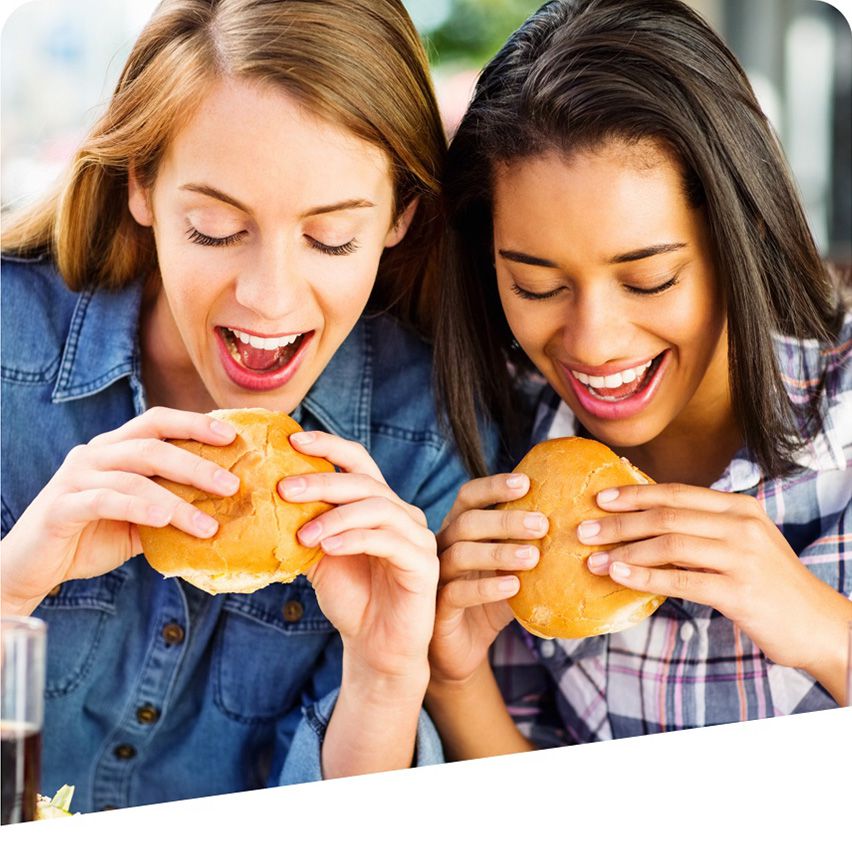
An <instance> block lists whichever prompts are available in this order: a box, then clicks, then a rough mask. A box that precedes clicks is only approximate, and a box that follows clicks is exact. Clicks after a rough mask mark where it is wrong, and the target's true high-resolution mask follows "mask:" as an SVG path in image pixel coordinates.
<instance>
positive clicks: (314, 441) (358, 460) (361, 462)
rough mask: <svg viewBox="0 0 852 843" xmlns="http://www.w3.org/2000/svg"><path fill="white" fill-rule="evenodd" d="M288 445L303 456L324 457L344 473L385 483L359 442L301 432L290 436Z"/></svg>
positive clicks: (310, 431)
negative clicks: (368, 477) (364, 476)
mask: <svg viewBox="0 0 852 843" xmlns="http://www.w3.org/2000/svg"><path fill="white" fill-rule="evenodd" d="M290 444H291V445H293V447H294V448H295V449H296V450H297V451H301V452H302V453H303V454H308V455H309V456H312V457H324V458H325V459H327V460H328V461H329V462H330V463H334V465H336V466H338V467H339V468H342V469H343V470H344V471H347V472H350V473H352V474H367V475H369V476H370V477H372V478H373V479H375V480H378V481H379V482H380V483H384V482H385V478H384V477H383V476H382V472H381V471H380V470H379V467H378V466H377V465H376V463H375V460H374V459H373V458H372V457H371V456H370V454H369V452H368V451H367V449H366V448H365V447H364V446H363V445H362V444H361V443H360V442H351V441H350V440H348V439H341V437H339V436H334V435H333V434H331V433H324V432H323V431H321V430H303V431H301V432H300V433H294V434H292V435H291V436H290Z"/></svg>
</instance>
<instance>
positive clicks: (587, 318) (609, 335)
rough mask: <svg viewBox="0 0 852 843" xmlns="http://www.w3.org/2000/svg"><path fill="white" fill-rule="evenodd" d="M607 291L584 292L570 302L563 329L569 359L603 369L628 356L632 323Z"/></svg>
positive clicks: (562, 338)
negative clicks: (627, 350) (627, 342)
mask: <svg viewBox="0 0 852 843" xmlns="http://www.w3.org/2000/svg"><path fill="white" fill-rule="evenodd" d="M607 292H608V291H607V290H606V289H599V290H584V291H582V292H579V291H578V293H577V295H576V296H575V297H574V299H573V301H572V302H571V307H570V310H569V312H568V313H567V314H566V317H565V324H564V326H563V329H562V337H561V342H562V348H563V350H564V352H565V354H566V355H567V357H568V359H569V360H571V361H572V362H576V363H584V364H586V365H588V366H602V365H604V364H605V363H608V362H610V361H611V360H614V359H617V358H619V357H624V356H629V355H628V354H625V351H626V349H625V343H626V341H627V338H628V337H627V335H628V334H629V328H630V325H629V320H628V319H627V318H626V314H624V313H622V311H621V309H620V308H619V307H618V304H617V302H615V301H613V299H612V297H611V296H609V295H607Z"/></svg>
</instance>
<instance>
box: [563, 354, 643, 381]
mask: <svg viewBox="0 0 852 843" xmlns="http://www.w3.org/2000/svg"><path fill="white" fill-rule="evenodd" d="M657 354H659V352H657ZM656 356H657V355H656V354H651V355H650V356H647V357H637V358H636V359H635V360H632V361H626V362H623V363H607V364H606V366H570V367H569V366H568V364H567V363H563V364H562V365H563V366H564V367H565V368H566V370H567V369H568V368H571V369H573V370H574V371H575V372H582V373H583V374H584V375H589V377H597V378H602V377H605V376H606V375H614V374H615V373H616V372H623V371H624V370H625V369H635V368H637V367H638V366H644V365H645V363H647V362H648V361H649V360H653V359H654V358H655V357H656Z"/></svg>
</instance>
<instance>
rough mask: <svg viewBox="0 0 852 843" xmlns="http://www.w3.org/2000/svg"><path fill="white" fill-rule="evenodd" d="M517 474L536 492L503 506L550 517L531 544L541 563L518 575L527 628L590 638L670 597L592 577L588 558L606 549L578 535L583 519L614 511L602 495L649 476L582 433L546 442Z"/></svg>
mask: <svg viewBox="0 0 852 843" xmlns="http://www.w3.org/2000/svg"><path fill="white" fill-rule="evenodd" d="M515 471H517V472H519V473H522V474H526V475H527V476H528V477H529V478H530V489H529V491H528V492H527V494H526V495H524V497H522V498H520V499H518V500H516V501H511V502H509V503H501V504H499V505H498V506H497V509H522V510H527V511H533V512H541V513H543V514H544V515H546V516H547V518H548V520H549V522H550V527H549V529H548V532H547V535H546V536H544V538H542V539H539V540H538V541H532V542H525V544H534V545H536V546H537V547H538V549H539V553H540V557H539V562H538V564H537V565H536V566H535V567H534V568H532V569H530V570H528V571H520V572H517V576H518V578H519V579H520V581H521V588H520V590H519V591H518V593H517V594H516V595H515V596H514V597H511V598H510V599H509V606H510V607H511V609H512V611H513V612H514V615H515V617H516V618H517V620H518V622H519V623H520V624H521V626H523V627H524V628H525V629H527V630H529V631H530V632H532V633H533V634H534V635H538V636H539V637H541V638H586V637H587V636H590V635H601V634H603V633H608V632H617V631H618V630H620V629H625V628H626V627H629V626H633V625H634V624H637V623H639V622H640V621H642V620H644V619H645V618H646V617H648V615H650V614H651V613H652V612H654V611H655V610H656V609H657V607H658V606H659V605H660V604H661V603H662V602H663V601H664V600H665V597H661V596H659V595H656V594H645V593H644V592H639V591H633V590H632V589H629V588H626V587H625V586H623V585H619V584H618V583H616V582H614V581H613V580H612V579H610V578H609V577H608V576H600V575H597V574H593V573H592V572H591V571H590V570H589V569H588V567H587V565H586V560H587V559H588V558H589V555H590V554H592V553H594V552H595V551H597V550H604V549H605V548H604V547H602V546H597V547H595V546H590V545H584V544H582V543H581V542H580V541H579V539H578V538H577V526H578V524H579V523H580V522H581V521H585V520H587V519H598V518H602V517H603V516H605V515H608V514H611V513H607V512H605V511H604V510H602V509H600V508H599V507H598V505H597V504H596V502H595V495H596V494H597V493H598V492H600V491H601V490H602V489H608V488H611V487H614V486H627V485H633V484H636V483H653V482H654V481H653V480H651V478H650V477H648V476H647V475H646V474H643V473H642V472H641V471H639V469H638V468H636V467H635V466H633V465H631V464H630V463H629V462H628V461H627V460H626V459H623V458H619V457H618V455H617V454H615V453H613V452H612V451H611V450H610V449H609V448H607V447H606V445H602V444H601V443H600V442H595V441H594V440H592V439H582V438H580V437H576V436H571V437H565V438H561V439H549V440H547V441H545V442H541V443H540V444H538V445H536V446H535V447H533V449H532V450H531V451H530V452H529V453H528V454H527V455H526V456H525V457H524V458H523V459H522V460H521V462H520V463H519V464H518V467H517V468H516V469H515ZM610 547H612V546H611V545H610Z"/></svg>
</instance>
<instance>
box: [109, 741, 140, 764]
mask: <svg viewBox="0 0 852 843" xmlns="http://www.w3.org/2000/svg"><path fill="white" fill-rule="evenodd" d="M113 754H114V755H115V757H116V758H120V759H121V760H122V761H129V760H130V759H131V758H133V757H134V756H135V755H136V747H133V746H131V745H130V744H129V743H120V744H119V745H118V746H117V747H116V748H115V749H114V750H113Z"/></svg>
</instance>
